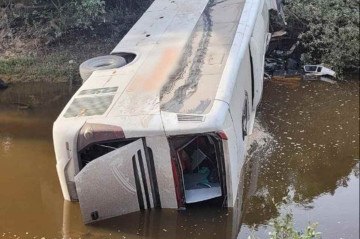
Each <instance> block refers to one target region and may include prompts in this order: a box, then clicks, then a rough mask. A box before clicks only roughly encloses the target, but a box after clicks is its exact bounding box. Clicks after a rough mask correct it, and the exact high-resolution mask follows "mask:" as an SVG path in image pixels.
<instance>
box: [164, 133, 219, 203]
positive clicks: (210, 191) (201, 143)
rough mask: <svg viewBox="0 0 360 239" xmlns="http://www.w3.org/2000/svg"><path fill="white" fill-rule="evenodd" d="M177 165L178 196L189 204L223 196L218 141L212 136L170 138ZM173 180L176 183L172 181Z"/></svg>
mask: <svg viewBox="0 0 360 239" xmlns="http://www.w3.org/2000/svg"><path fill="white" fill-rule="evenodd" d="M170 144H171V146H172V147H171V148H172V154H173V156H174V157H173V158H175V161H176V162H175V163H176V165H177V173H176V174H175V177H176V176H177V177H178V179H179V180H178V184H179V185H178V188H179V189H180V190H179V192H178V194H180V195H181V198H182V200H181V201H182V203H180V204H192V203H197V202H202V201H207V200H210V199H214V198H220V197H223V196H224V195H226V193H225V191H226V187H225V173H224V172H225V171H224V166H223V163H224V161H223V153H222V146H221V140H220V139H218V138H217V137H214V136H212V135H191V136H179V137H174V138H171V139H170ZM175 181H176V180H175Z"/></svg>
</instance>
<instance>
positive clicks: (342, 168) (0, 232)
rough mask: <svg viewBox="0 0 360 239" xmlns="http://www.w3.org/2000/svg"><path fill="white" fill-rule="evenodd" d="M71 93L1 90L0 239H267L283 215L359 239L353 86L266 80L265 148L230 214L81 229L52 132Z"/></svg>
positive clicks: (59, 87) (20, 87)
mask: <svg viewBox="0 0 360 239" xmlns="http://www.w3.org/2000/svg"><path fill="white" fill-rule="evenodd" d="M75 89H76V87H74V88H71V87H70V88H69V85H68V84H46V83H39V84H30V85H29V84H14V85H13V86H12V87H11V88H9V89H7V90H5V91H1V92H0V188H1V191H0V237H2V238H42V237H44V238H128V239H129V238H131V239H132V238H165V239H167V238H179V239H183V238H184V239H185V238H198V239H205V238H206V239H208V238H219V239H224V238H230V239H232V238H247V236H248V235H249V234H250V233H253V232H252V231H254V232H255V234H256V235H258V236H259V238H267V232H268V230H271V229H270V228H269V227H268V226H267V225H268V224H269V222H270V220H271V219H274V218H276V217H278V216H279V215H281V214H284V213H285V212H286V211H287V210H292V211H293V214H294V220H295V224H296V227H297V228H298V229H301V228H304V227H305V225H307V222H308V221H312V222H318V223H319V228H318V229H319V231H321V232H322V233H323V238H350V239H352V238H354V239H355V238H358V237H359V228H358V225H359V219H358V212H359V203H358V202H359V201H358V200H359V160H358V159H359V137H358V135H359V93H358V92H359V85H358V82H357V81H354V82H342V83H339V84H336V85H331V84H328V83H324V82H302V83H300V84H299V85H298V86H297V87H293V86H291V87H289V86H288V85H286V84H285V85H281V84H279V83H276V82H267V83H266V85H265V92H264V96H263V102H262V104H261V107H260V111H259V116H258V122H259V125H260V126H261V127H262V129H260V130H258V131H256V133H258V134H259V135H260V136H259V139H256V140H260V141H257V143H258V145H260V146H261V147H264V145H265V146H267V145H268V146H269V147H265V151H261V150H260V151H256V149H255V150H254V149H251V150H252V152H253V153H252V154H251V157H250V158H249V162H248V164H246V165H245V166H246V167H248V168H249V169H251V170H249V171H250V173H249V175H248V176H249V177H248V179H249V181H250V183H247V184H246V187H245V189H244V190H241V191H243V192H245V195H246V197H239V200H238V205H237V207H236V208H234V210H226V209H217V208H212V207H211V206H199V207H194V208H190V209H188V210H186V211H183V212H178V211H175V210H153V211H151V212H143V213H133V214H130V215H126V216H122V217H118V218H115V219H111V220H107V221H104V222H101V223H97V224H93V225H90V226H85V225H83V223H82V220H81V215H80V209H79V205H78V204H77V203H69V202H64V200H63V197H62V195H61V191H60V185H59V182H58V178H57V175H56V171H55V157H54V151H53V144H52V136H51V128H52V123H53V121H54V120H55V119H56V117H57V115H58V114H59V113H60V111H61V109H62V108H63V107H64V105H65V104H66V102H67V100H68V99H69V97H70V96H71V95H72V93H73V92H74V90H75ZM19 103H21V104H19ZM23 104H24V105H29V108H27V107H24V106H23ZM262 134H264V135H265V136H262ZM264 138H265V140H264ZM258 147H259V146H258ZM254 152H255V153H254ZM285 197H289V199H288V200H286V201H284V200H283V199H284V198H285ZM276 205H278V207H276ZM240 229H241V230H240ZM239 230H240V234H239Z"/></svg>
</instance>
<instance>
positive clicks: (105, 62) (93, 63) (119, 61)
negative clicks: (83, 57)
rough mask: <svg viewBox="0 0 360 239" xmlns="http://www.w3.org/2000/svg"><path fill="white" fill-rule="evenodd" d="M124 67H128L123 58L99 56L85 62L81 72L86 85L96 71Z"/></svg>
mask: <svg viewBox="0 0 360 239" xmlns="http://www.w3.org/2000/svg"><path fill="white" fill-rule="evenodd" d="M124 65H126V60H125V58H123V57H121V56H113V55H108V56H98V57H94V58H91V59H89V60H87V61H85V62H83V63H82V64H81V65H80V67H79V71H80V76H81V79H82V80H83V83H84V82H85V81H86V80H87V79H88V78H89V77H90V76H91V74H92V73H93V72H94V71H97V70H107V69H114V68H120V67H122V66H124Z"/></svg>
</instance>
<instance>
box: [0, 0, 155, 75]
mask: <svg viewBox="0 0 360 239" xmlns="http://www.w3.org/2000/svg"><path fill="white" fill-rule="evenodd" d="M151 2H152V0H131V1H130V0H67V1H66V0H52V1H47V0H5V1H3V2H1V1H0V79H2V80H5V81H8V82H9V81H10V82H14V81H56V82H59V81H73V80H75V81H76V80H80V77H79V74H78V66H79V64H80V63H81V62H82V61H84V60H86V59H88V58H91V57H94V56H98V55H106V54H109V52H110V51H111V49H112V48H113V47H114V46H115V45H116V44H117V43H118V42H119V41H120V40H121V38H122V37H123V35H124V34H125V33H126V32H127V31H128V30H129V29H130V27H131V26H132V25H133V24H134V23H135V22H136V21H137V19H138V18H139V17H140V16H141V15H142V13H143V12H144V10H145V9H147V7H148V6H149V5H150V4H151Z"/></svg>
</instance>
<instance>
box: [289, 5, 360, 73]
mask: <svg viewBox="0 0 360 239" xmlns="http://www.w3.org/2000/svg"><path fill="white" fill-rule="evenodd" d="M285 13H286V16H287V21H288V23H289V26H288V28H289V29H290V30H294V29H295V30H297V31H300V32H301V33H300V35H299V38H300V40H301V43H302V45H303V47H304V50H305V52H304V54H303V55H302V60H303V62H304V63H305V64H320V63H324V64H326V65H329V66H331V67H333V68H334V69H335V70H336V71H337V72H338V73H340V74H341V73H342V72H343V71H350V70H356V69H357V70H358V69H359V61H360V59H359V52H360V48H359V41H360V37H359V0H349V1H344V0H288V1H287V3H286V6H285Z"/></svg>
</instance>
